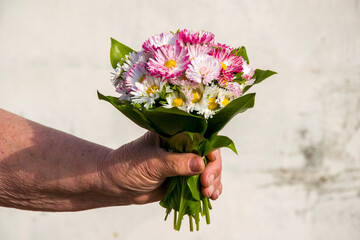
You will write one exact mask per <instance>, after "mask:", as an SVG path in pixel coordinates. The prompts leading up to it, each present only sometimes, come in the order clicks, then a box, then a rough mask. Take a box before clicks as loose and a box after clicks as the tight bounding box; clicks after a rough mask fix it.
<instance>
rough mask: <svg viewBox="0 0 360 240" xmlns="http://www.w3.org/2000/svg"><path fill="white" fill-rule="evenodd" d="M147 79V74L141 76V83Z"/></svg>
mask: <svg viewBox="0 0 360 240" xmlns="http://www.w3.org/2000/svg"><path fill="white" fill-rule="evenodd" d="M144 79H145V74H144V75H142V76H141V78H140V79H139V83H142V82H143V81H144Z"/></svg>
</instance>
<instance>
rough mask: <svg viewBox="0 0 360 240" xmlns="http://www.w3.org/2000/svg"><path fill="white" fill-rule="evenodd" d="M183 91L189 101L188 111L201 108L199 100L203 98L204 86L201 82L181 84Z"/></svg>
mask: <svg viewBox="0 0 360 240" xmlns="http://www.w3.org/2000/svg"><path fill="white" fill-rule="evenodd" d="M180 90H181V92H182V93H183V94H184V95H185V98H186V99H187V100H188V101H187V110H186V111H187V112H192V111H194V110H197V109H199V108H200V107H199V102H200V100H201V99H202V96H203V92H204V87H203V85H201V84H196V85H193V84H186V85H182V86H181V89H180Z"/></svg>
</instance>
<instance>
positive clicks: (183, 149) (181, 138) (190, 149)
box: [163, 132, 204, 154]
mask: <svg viewBox="0 0 360 240" xmlns="http://www.w3.org/2000/svg"><path fill="white" fill-rule="evenodd" d="M163 139H164V140H165V141H166V143H167V144H168V147H169V148H170V149H171V150H172V151H173V152H178V153H196V154H198V152H197V151H196V147H197V146H198V145H199V144H200V143H201V142H202V141H203V140H204V137H203V136H201V135H200V134H199V133H191V132H181V133H178V134H176V135H174V136H172V137H170V138H163Z"/></svg>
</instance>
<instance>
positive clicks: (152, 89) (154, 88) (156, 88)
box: [146, 85, 159, 96]
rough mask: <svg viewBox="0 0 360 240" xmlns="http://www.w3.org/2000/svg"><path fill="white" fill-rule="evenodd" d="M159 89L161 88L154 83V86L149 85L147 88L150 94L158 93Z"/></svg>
mask: <svg viewBox="0 0 360 240" xmlns="http://www.w3.org/2000/svg"><path fill="white" fill-rule="evenodd" d="M157 90H159V88H158V87H157V86H155V85H154V86H151V87H149V88H148V89H147V90H146V93H147V95H148V96H150V94H151V93H152V94H154V93H156V91H157Z"/></svg>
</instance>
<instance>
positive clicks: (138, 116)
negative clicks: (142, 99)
mask: <svg viewBox="0 0 360 240" xmlns="http://www.w3.org/2000/svg"><path fill="white" fill-rule="evenodd" d="M97 94H98V98H99V99H101V100H105V101H107V102H109V103H111V104H112V105H113V106H114V107H115V108H116V109H118V110H119V111H120V112H122V113H123V114H124V115H125V116H126V117H128V118H129V119H130V120H132V121H133V122H134V123H136V124H137V125H139V126H140V127H142V128H145V129H147V130H150V131H154V128H153V127H152V126H151V124H150V123H149V122H148V121H147V119H146V117H145V116H144V115H143V114H142V112H140V110H138V109H137V108H134V107H133V106H132V105H131V104H130V103H128V102H126V101H120V100H119V99H118V98H116V97H111V96H104V95H102V94H101V93H100V92H99V91H98V92H97ZM155 132H156V131H155Z"/></svg>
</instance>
